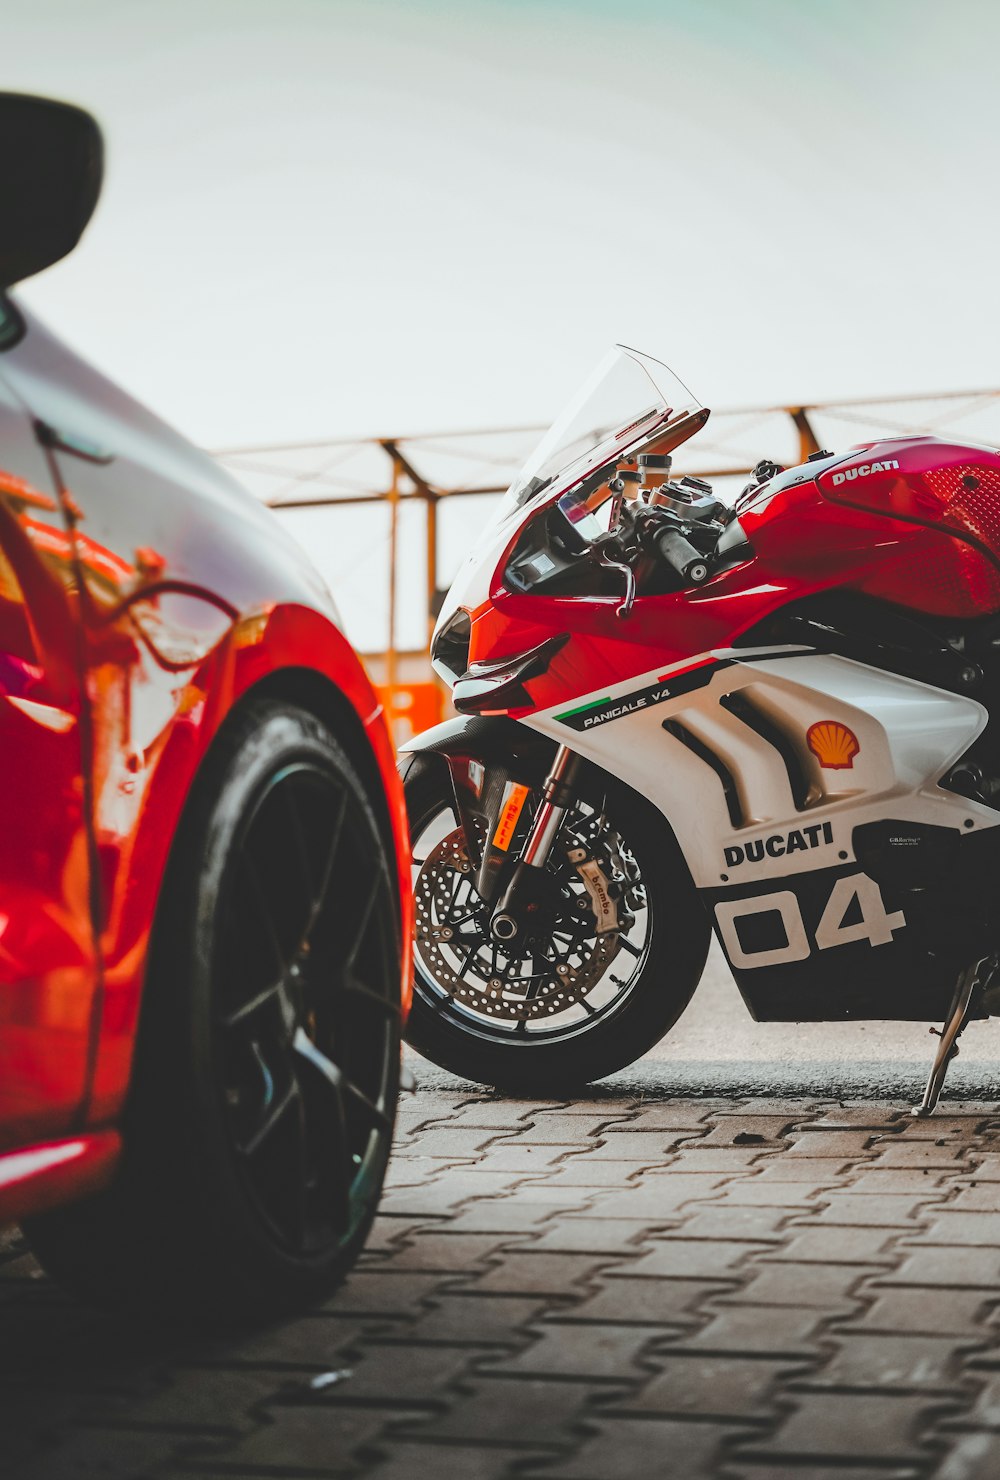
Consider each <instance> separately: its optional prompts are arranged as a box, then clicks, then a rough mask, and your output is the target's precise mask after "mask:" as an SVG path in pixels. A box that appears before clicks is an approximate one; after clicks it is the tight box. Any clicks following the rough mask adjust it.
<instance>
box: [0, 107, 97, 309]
mask: <svg viewBox="0 0 1000 1480" xmlns="http://www.w3.org/2000/svg"><path fill="white" fill-rule="evenodd" d="M103 170H104V142H103V139H102V137H101V131H100V129H99V128H98V126H97V123H96V122H95V120H94V119H93V118H91V116H90V114H89V113H85V112H84V111H83V109H82V108H74V107H72V106H71V105H70V104H69V103H57V102H54V101H53V100H51V99H50V98H34V97H29V96H28V95H27V94H24V93H0V289H3V288H10V287H12V286H13V285H14V283H19V282H21V280H22V279H23V278H27V277H31V276H32V275H33V274H34V273H36V272H41V271H42V269H43V268H45V267H51V265H52V264H53V262H58V261H59V260H60V259H61V258H63V257H65V256H66V255H67V254H68V253H69V252H71V251H72V250H73V248H74V247H75V246H76V244H77V242H78V241H79V240H80V237H81V235H82V234H83V229H84V227H85V226H86V224H87V222H88V221H89V220H90V218H91V216H92V215H93V214H94V207H95V206H96V205H97V198H98V196H99V195H100V193H101V178H102V175H103Z"/></svg>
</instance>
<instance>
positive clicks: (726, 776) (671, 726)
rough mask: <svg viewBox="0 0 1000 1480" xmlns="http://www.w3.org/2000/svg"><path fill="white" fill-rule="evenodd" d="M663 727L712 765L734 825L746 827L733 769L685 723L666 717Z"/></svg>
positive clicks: (702, 759)
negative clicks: (720, 783)
mask: <svg viewBox="0 0 1000 1480" xmlns="http://www.w3.org/2000/svg"><path fill="white" fill-rule="evenodd" d="M663 728H664V729H665V730H666V732H667V734H668V735H672V736H673V737H674V739H675V740H679V741H680V743H681V744H682V745H683V746H685V747H686V748H687V749H688V750H690V752H691V754H692V755H696V756H697V757H698V759H699V760H700V761H704V762H705V764H706V766H711V768H712V770H713V771H714V772H715V774H716V776H718V778H719V780H720V781H721V782H722V790H723V791H724V792H725V796H726V806H727V807H728V809H729V820H730V822H731V823H732V825H733V827H744V826H745V825H746V819H745V818H744V816H743V808H742V807H741V806H740V798H739V793H738V792H737V790H736V782H735V781H734V779H733V773H732V771H730V769H729V767H728V766H727V765H726V763H725V761H723V760H721V759H720V758H719V756H717V755H716V754H715V751H714V750H709V748H708V746H707V745H706V744H705V742H704V741H703V740H699V739H698V736H697V735H693V734H692V733H691V731H690V730H689V729H688V728H687V727H686V726H685V725H682V724H681V722H680V720H676V719H665V720H664V721H663Z"/></svg>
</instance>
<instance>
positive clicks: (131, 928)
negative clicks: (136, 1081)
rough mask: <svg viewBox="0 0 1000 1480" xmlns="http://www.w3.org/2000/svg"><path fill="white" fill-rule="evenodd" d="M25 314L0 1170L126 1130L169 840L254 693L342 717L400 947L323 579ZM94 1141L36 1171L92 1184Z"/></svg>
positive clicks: (368, 749) (3, 904) (7, 493)
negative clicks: (305, 691) (41, 1150)
mask: <svg viewBox="0 0 1000 1480" xmlns="http://www.w3.org/2000/svg"><path fill="white" fill-rule="evenodd" d="M25 318H26V320H27V333H26V334H25V336H24V338H23V339H22V341H21V343H19V344H18V345H17V346H16V347H15V348H14V349H12V350H8V351H7V352H6V353H5V354H3V355H2V356H0V745H2V754H3V757H4V762H5V765H4V774H3V779H2V781H0V787H2V791H3V797H4V809H5V818H6V820H7V821H8V827H7V828H6V829H5V833H4V835H3V837H0V884H2V885H3V889H4V893H3V898H2V900H0V915H2V916H7V915H8V914H9V916H10V919H11V921H12V922H13V923H4V921H3V920H2V919H0V1153H2V1152H3V1151H4V1149H9V1148H19V1154H20V1153H21V1152H23V1148H24V1147H25V1146H26V1145H32V1144H35V1143H38V1142H40V1141H42V1140H43V1139H47V1138H50V1137H56V1136H59V1135H60V1134H70V1133H72V1134H74V1135H77V1139H79V1140H82V1142H86V1145H87V1146H89V1145H90V1143H89V1142H87V1141H86V1137H82V1138H81V1137H80V1136H79V1135H78V1134H77V1133H80V1132H83V1131H85V1130H90V1129H93V1128H104V1127H111V1126H113V1125H114V1122H115V1121H116V1119H117V1118H118V1117H119V1115H120V1113H121V1110H122V1106H123V1103H124V1099H125V1095H126V1092H127V1088H128V1080H129V1071H130V1066H131V1061H132V1050H133V1046H134V1041H135V1032H136V1026H137V1023H138V1018H139V1010H140V1005H141V996H142V983H143V978H144V974H145V967H146V962H147V957H148V953H149V944H150V932H151V930H152V926H153V921H154V918H155V913H156V904H157V899H158V895H159V890H160V886H161V883H162V879H163V873H164V869H165V866H166V862H167V858H168V856H169V853H170V847H171V843H172V840H173V837H174V832H175V829H176V826H177V822H178V819H179V817H180V815H181V812H182V810H183V806H184V801H185V798H186V796H187V794H188V791H189V789H190V786H191V783H192V781H193V779H194V777H195V775H196V774H197V771H198V768H199V766H200V764H201V762H202V761H203V759H204V757H205V755H206V753H207V751H208V749H209V747H210V745H211V743H212V740H213V738H214V737H215V735H216V734H217V732H218V730H219V727H220V725H222V724H223V723H224V721H225V719H226V717H227V715H228V714H229V713H230V711H231V710H232V708H233V706H234V705H235V704H236V703H238V701H239V700H240V699H241V698H242V697H244V696H245V695H246V694H247V693H248V692H249V691H250V690H251V689H253V688H254V686H255V685H258V684H261V683H269V684H272V685H275V684H276V685H279V686H280V691H281V692H282V693H284V694H285V695H286V697H291V698H295V697H296V696H297V694H298V693H299V692H300V691H301V685H302V683H303V682H305V683H308V684H309V685H310V693H313V694H315V695H316V696H317V698H318V699H319V700H320V702H322V703H324V704H327V703H328V704H329V705H331V706H333V709H334V710H335V711H336V712H337V713H338V714H339V716H340V718H339V721H338V724H337V725H336V726H335V728H336V729H337V733H338V734H339V736H340V738H341V740H342V741H343V743H345V744H346V745H347V747H348V749H349V752H350V754H351V756H352V759H353V760H354V763H355V765H356V766H357V767H358V768H359V769H361V770H362V771H363V772H365V773H366V774H367V777H368V780H369V782H370V791H371V795H372V799H373V802H374V803H375V804H376V806H377V807H380V809H381V811H382V813H383V820H384V825H385V828H386V832H387V837H388V839H389V840H390V841H391V847H392V849H393V850H394V852H395V857H396V867H397V877H398V885H399V889H398V894H399V901H400V930H401V932H402V939H403V940H408V939H409V935H410V930H411V916H410V911H411V902H410V877H409V875H410V854H409V838H408V831H407V823H406V816H405V810H404V804H403V797H402V790H401V787H400V784H399V780H398V776H397V774H396V768H395V757H394V754H393V747H392V744H391V740H390V737H389V733H388V729H387V726H386V724H385V721H384V718H383V715H382V711H381V706H380V704H379V701H378V699H377V697H376V695H375V693H374V690H373V689H372V686H371V684H370V683H369V681H368V679H367V677H366V675H365V673H364V670H363V668H362V666H361V663H360V661H359V660H358V658H357V656H356V655H355V653H354V652H353V649H352V648H351V646H350V644H349V643H348V641H347V639H346V638H345V637H344V635H343V634H342V632H341V631H340V629H339V626H338V624H337V614H336V610H335V607H334V606H333V603H332V600H331V598H330V596H329V594H328V593H327V591H326V589H325V587H324V586H323V584H322V582H321V581H320V579H319V577H318V576H317V575H316V573H315V571H314V570H313V568H312V566H311V565H310V564H309V562H308V560H307V559H306V558H305V557H304V555H303V554H302V553H301V552H300V550H299V549H298V547H297V546H296V545H295V544H294V543H293V541H292V540H291V539H290V538H289V537H288V536H287V535H286V534H285V532H284V530H283V529H282V528H281V526H280V525H279V524H278V522H277V520H276V519H274V517H273V516H272V515H270V514H269V512H268V511H266V510H264V509H262V508H261V507H260V506H259V505H258V504H257V503H256V501H255V500H253V499H252V498H250V496H249V495H247V494H246V493H244V492H243V490H241V489H240V488H239V487H238V486H237V485H236V484H235V483H233V482H231V480H230V479H229V478H228V477H226V476H225V475H224V474H223V473H222V472H221V471H220V470H219V469H218V468H217V467H216V466H215V465H214V464H212V463H211V461H210V460H209V459H208V458H206V457H204V456H203V455H202V454H200V453H198V452H197V451H196V450H195V449H194V448H192V447H190V446H189V445H188V444H187V443H186V442H184V440H183V439H182V438H181V437H179V436H178V435H177V434H176V433H174V432H172V431H171V430H170V429H169V428H167V427H165V426H164V425H163V424H162V423H160V422H159V421H157V420H156V418H155V417H153V416H152V415H151V414H150V413H149V412H147V411H146V410H145V409H144V408H142V407H141V406H139V405H137V404H136V403H135V402H134V401H132V400H131V399H130V398H129V397H128V396H126V395H125V394H124V393H123V392H122V391H120V390H119V389H118V388H117V387H115V386H113V385H112V384H110V382H108V381H107V380H105V379H104V378H103V377H102V376H101V375H99V374H98V373H97V372H95V371H94V370H92V369H91V368H90V367H89V366H87V365H85V364H84V363H83V362H82V361H80V360H79V359H78V358H77V357H76V356H74V355H73V354H71V353H70V351H68V350H67V349H66V348H65V347H64V346H63V345H62V344H60V343H59V341H57V340H56V339H54V338H53V337H52V336H50V335H49V334H48V333H47V332H46V331H45V330H44V329H43V328H42V326H41V325H40V324H38V323H37V322H36V321H34V320H33V319H31V318H30V317H28V316H27V315H25ZM36 432H37V433H38V436H37V437H36ZM39 441H41V442H44V443H45V445H46V447H47V448H48V451H47V453H46V452H45V451H43V448H42V446H40V445H39ZM8 588H9V590H8ZM380 799H384V806H381V804H380ZM11 824H13V825H11ZM8 901H9V902H10V908H8ZM403 956H404V961H405V963H406V964H405V966H404V979H403V981H402V982H401V993H402V997H403V1001H404V1005H405V1004H406V1003H408V1000H409V990H410V977H409V973H410V970H411V967H410V963H409V952H406V951H404V953H403ZM73 1144H76V1142H75V1141H74V1143H73ZM100 1144H101V1147H102V1148H103V1149H102V1150H101V1152H100V1154H97V1152H96V1151H95V1150H93V1149H92V1148H91V1149H89V1150H86V1151H85V1152H81V1153H80V1155H79V1157H78V1158H74V1159H71V1161H66V1162H63V1161H59V1162H58V1163H57V1164H54V1165H53V1169H52V1172H51V1177H52V1178H56V1179H58V1180H60V1181H61V1183H66V1182H67V1179H69V1182H70V1183H71V1191H73V1192H79V1191H82V1190H84V1188H85V1187H86V1186H96V1185H98V1184H99V1183H100V1181H101V1179H102V1178H104V1177H105V1176H106V1175H108V1162H109V1158H113V1155H114V1151H113V1148H112V1149H111V1150H109V1149H108V1148H109V1147H110V1146H111V1143H110V1142H108V1141H107V1140H106V1139H105V1140H102V1141H101V1143H100ZM16 1164H17V1165H21V1166H24V1165H25V1163H24V1162H23V1161H22V1162H20V1163H16ZM70 1165H72V1166H73V1168H75V1170H74V1171H73V1172H72V1174H71V1173H70V1171H69V1170H68V1168H69V1166H70ZM52 1195H53V1194H52V1192H51V1184H50V1179H49V1174H48V1173H46V1172H45V1171H44V1169H43V1170H41V1171H38V1170H35V1171H34V1172H32V1174H31V1176H30V1177H29V1178H28V1179H27V1181H25V1180H24V1179H23V1178H21V1179H18V1178H16V1177H12V1178H11V1179H9V1180H8V1181H7V1182H5V1181H4V1177H3V1171H2V1163H0V1220H5V1219H7V1218H10V1217H13V1216H21V1215H23V1214H24V1213H25V1212H28V1211H31V1210H32V1208H33V1207H36V1206H42V1205H45V1206H48V1205H49V1202H48V1201H47V1200H48V1199H50V1198H51V1197H52ZM33 1198H35V1199H38V1200H39V1201H38V1202H37V1203H35V1202H32V1199H33Z"/></svg>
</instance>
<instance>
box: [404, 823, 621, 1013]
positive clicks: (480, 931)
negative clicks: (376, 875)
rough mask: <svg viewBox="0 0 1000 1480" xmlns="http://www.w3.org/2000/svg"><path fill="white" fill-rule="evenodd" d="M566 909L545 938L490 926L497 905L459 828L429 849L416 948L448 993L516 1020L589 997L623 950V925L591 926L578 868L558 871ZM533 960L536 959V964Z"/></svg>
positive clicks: (419, 894) (419, 890) (420, 881)
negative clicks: (511, 935) (481, 887)
mask: <svg viewBox="0 0 1000 1480" xmlns="http://www.w3.org/2000/svg"><path fill="white" fill-rule="evenodd" d="M554 877H555V878H556V879H557V881H558V882H559V883H560V885H561V886H562V889H563V893H564V895H565V910H564V911H563V912H561V913H560V915H559V916H558V918H557V920H556V925H555V930H554V934H553V936H552V938H551V939H550V940H548V941H546V942H545V943H544V944H539V943H537V942H536V943H533V944H531V945H529V946H527V947H525V946H522V947H521V949H520V953H518V948H517V946H516V945H513V944H512V945H511V947H510V954H508V953H507V952H506V951H505V949H504V947H503V946H502V945H499V944H497V943H496V942H494V941H493V940H492V939H491V937H490V933H489V922H490V916H491V915H492V912H493V911H492V906H490V905H488V904H486V903H485V902H484V901H483V900H482V899H481V897H480V895H479V894H478V893H477V891H476V888H475V885H474V883H473V867H472V864H471V862H470V859H469V855H468V852H467V850H466V846H465V834H464V832H463V830H462V829H461V828H456V830H455V831H454V832H452V833H449V834H448V836H447V837H446V838H443V839H442V840H441V842H440V843H438V844H437V846H436V847H435V848H434V849H433V850H432V851H431V852H430V853H429V854H428V855H427V858H426V859H425V860H424V863H423V865H422V867H421V869H420V872H419V874H418V875H417V878H416V882H415V884H414V900H415V903H416V927H415V936H416V954H417V958H418V960H419V961H420V964H421V966H422V967H423V970H424V971H425V972H426V974H427V975H428V976H429V977H430V978H431V980H432V981H434V982H435V983H436V984H437V986H438V987H439V989H440V990H441V991H443V992H444V993H445V994H446V995H447V996H448V997H451V998H453V999H454V1000H455V1001H456V1002H460V1003H461V1004H462V1005H463V1006H465V1007H469V1008H471V1009H472V1010H473V1011H475V1012H480V1013H482V1014H483V1015H484V1016H488V1017H494V1018H507V1019H510V1020H512V1021H515V1022H526V1021H529V1020H531V1019H538V1018H546V1017H550V1016H554V1015H555V1014H556V1013H560V1012H565V1011H566V1009H567V1008H569V1007H573V1006H575V1005H576V1004H577V1003H578V1002H580V1001H582V1000H583V998H584V997H586V996H587V994H588V993H589V992H590V991H591V989H592V988H593V987H594V985H595V984H596V983H597V982H598V981H599V980H600V978H601V977H602V976H603V975H604V973H605V971H606V970H607V968H608V967H609V966H610V964H611V962H612V961H613V960H614V958H615V956H616V955H617V954H618V932H617V931H615V930H611V931H607V932H605V933H603V934H601V935H596V934H588V933H587V931H586V924H587V923H588V920H587V917H588V915H589V923H590V924H591V926H593V925H594V924H596V921H594V917H593V912H592V910H591V909H590V907H589V904H588V905H586V906H585V907H583V908H582V907H581V906H582V905H583V902H584V901H586V899H587V895H586V892H585V891H584V890H583V889H582V888H579V889H577V888H574V885H577V886H579V884H580V880H579V878H578V876H577V874H576V871H575V870H574V869H573V868H572V867H571V866H569V865H568V864H566V865H565V866H564V867H563V868H560V869H559V870H558V871H555V872H554ZM528 963H530V966H529V965H528Z"/></svg>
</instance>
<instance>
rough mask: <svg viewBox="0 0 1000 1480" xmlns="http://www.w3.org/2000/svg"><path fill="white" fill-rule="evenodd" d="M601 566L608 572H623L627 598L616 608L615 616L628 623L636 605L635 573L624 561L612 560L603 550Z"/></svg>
mask: <svg viewBox="0 0 1000 1480" xmlns="http://www.w3.org/2000/svg"><path fill="white" fill-rule="evenodd" d="M601 564H602V565H603V566H606V567H607V569H608V570H619V571H621V573H622V575H623V576H624V577H625V597H624V599H623V601H622V602H621V604H620V605H619V606H616V607H615V616H616V617H621V619H622V621H623V622H627V621H628V619H629V617H630V616H631V615H632V608H633V606H634V605H635V571H634V570H633V569H632V567H631V566H630V565H626V564H625V562H624V561H623V560H612V559H610V557H609V556H608V555H607V554H606V553H605V551H603V550H602V551H601Z"/></svg>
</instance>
